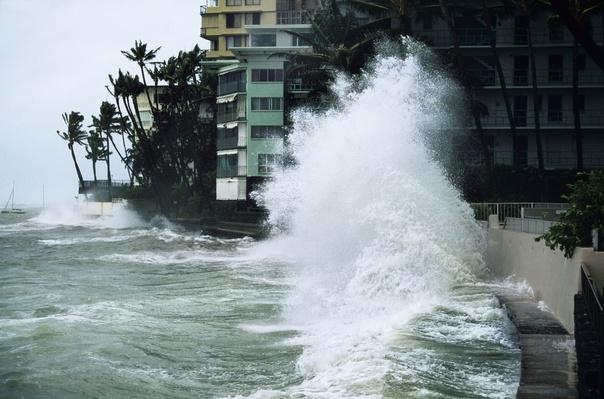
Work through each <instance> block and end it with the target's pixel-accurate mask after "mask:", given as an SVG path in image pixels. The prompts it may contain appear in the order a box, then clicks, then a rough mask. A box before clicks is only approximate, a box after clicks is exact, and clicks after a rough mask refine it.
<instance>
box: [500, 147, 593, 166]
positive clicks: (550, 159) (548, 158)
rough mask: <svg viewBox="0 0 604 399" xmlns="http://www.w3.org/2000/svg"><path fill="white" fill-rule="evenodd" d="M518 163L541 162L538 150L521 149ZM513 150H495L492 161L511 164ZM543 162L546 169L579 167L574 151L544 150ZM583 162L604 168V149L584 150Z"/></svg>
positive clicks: (530, 163)
mask: <svg viewBox="0 0 604 399" xmlns="http://www.w3.org/2000/svg"><path fill="white" fill-rule="evenodd" d="M516 155H517V156H518V158H519V159H518V161H519V162H518V163H519V164H520V165H524V166H537V165H538V164H539V160H538V156H537V152H536V151H520V152H518V153H517V154H516ZM513 157H514V154H513V153H512V151H500V150H495V152H494V154H493V156H492V162H493V163H494V164H496V165H511V164H512V159H513ZM543 163H544V166H545V168H546V169H574V168H576V167H577V153H576V152H574V151H544V152H543ZM583 164H584V166H585V167H586V168H589V169H591V168H604V151H583Z"/></svg>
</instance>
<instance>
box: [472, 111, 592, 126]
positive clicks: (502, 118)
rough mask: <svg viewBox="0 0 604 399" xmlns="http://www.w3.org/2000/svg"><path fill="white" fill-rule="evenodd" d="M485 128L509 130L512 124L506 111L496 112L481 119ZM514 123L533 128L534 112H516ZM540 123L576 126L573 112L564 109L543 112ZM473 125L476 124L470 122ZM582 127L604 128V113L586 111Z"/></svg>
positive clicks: (582, 119)
mask: <svg viewBox="0 0 604 399" xmlns="http://www.w3.org/2000/svg"><path fill="white" fill-rule="evenodd" d="M480 121H481V123H482V126H483V127H503V128H509V126H510V122H509V119H508V114H507V112H505V111H494V112H491V113H489V114H488V115H484V116H482V117H481V118H480ZM514 121H515V123H516V125H518V127H533V126H534V119H533V114H532V112H527V111H523V112H516V113H515V115H514ZM539 121H540V122H541V126H542V127H573V126H574V124H575V120H574V115H573V111H572V110H571V109H564V110H560V111H553V110H552V111H547V110H542V111H541V112H540V113H539ZM470 123H471V124H472V125H473V124H474V122H473V121H470ZM581 126H582V127H590V126H604V112H600V111H595V110H591V111H586V112H583V113H581Z"/></svg>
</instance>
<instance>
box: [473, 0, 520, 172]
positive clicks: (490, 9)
mask: <svg viewBox="0 0 604 399" xmlns="http://www.w3.org/2000/svg"><path fill="white" fill-rule="evenodd" d="M502 8H503V7H502V6H501V5H495V6H493V5H490V4H489V5H487V2H486V0H482V13H483V14H482V20H483V22H484V24H485V27H486V29H487V31H488V33H489V47H490V48H491V53H492V56H493V61H494V62H495V70H496V71H497V77H498V78H499V86H500V87H501V96H502V98H503V102H504V104H505V110H506V113H507V116H508V122H509V125H510V133H511V136H512V165H513V167H514V168H517V167H519V166H520V162H519V161H520V154H519V153H518V150H519V148H518V145H517V137H516V121H515V119H514V114H513V112H512V106H511V102H510V95H509V93H508V89H507V85H506V83H505V75H504V74H503V67H502V66H501V60H500V59H499V51H498V49H497V36H496V33H495V26H494V25H493V16H494V15H496V14H497V13H501V12H502Z"/></svg>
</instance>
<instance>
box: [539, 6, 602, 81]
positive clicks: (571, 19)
mask: <svg viewBox="0 0 604 399" xmlns="http://www.w3.org/2000/svg"><path fill="white" fill-rule="evenodd" d="M540 1H541V2H542V3H544V4H547V5H548V6H550V7H551V8H552V10H553V11H554V12H555V13H556V14H557V15H558V16H559V17H560V20H562V22H564V25H566V27H567V28H568V30H569V31H570V32H571V33H572V35H573V36H574V38H575V40H576V41H577V42H579V43H580V44H581V46H582V47H583V48H584V49H585V52H586V53H587V54H589V56H590V57H591V58H592V59H593V60H594V62H595V63H596V64H597V65H598V66H599V67H600V69H601V70H602V72H604V49H602V47H600V46H598V45H597V44H596V43H595V42H594V40H593V38H592V37H591V34H590V32H589V30H588V28H587V25H586V24H585V17H587V16H589V15H592V14H595V13H597V12H599V11H601V10H602V9H603V8H604V2H602V0H540Z"/></svg>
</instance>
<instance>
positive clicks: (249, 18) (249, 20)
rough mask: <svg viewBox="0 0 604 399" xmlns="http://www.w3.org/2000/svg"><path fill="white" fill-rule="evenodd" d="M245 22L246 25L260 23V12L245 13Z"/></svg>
mask: <svg viewBox="0 0 604 399" xmlns="http://www.w3.org/2000/svg"><path fill="white" fill-rule="evenodd" d="M245 24H246V25H260V13H259V12H252V13H248V14H245Z"/></svg>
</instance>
